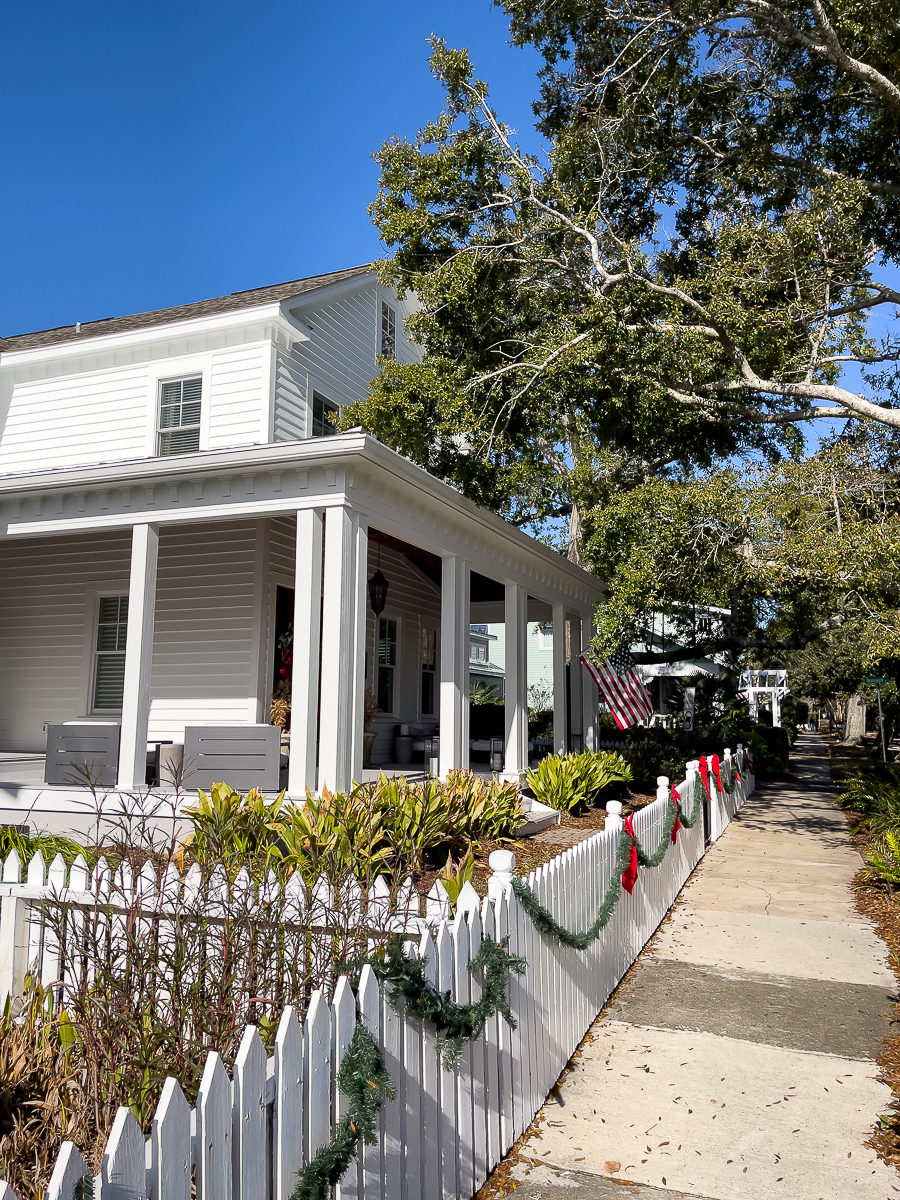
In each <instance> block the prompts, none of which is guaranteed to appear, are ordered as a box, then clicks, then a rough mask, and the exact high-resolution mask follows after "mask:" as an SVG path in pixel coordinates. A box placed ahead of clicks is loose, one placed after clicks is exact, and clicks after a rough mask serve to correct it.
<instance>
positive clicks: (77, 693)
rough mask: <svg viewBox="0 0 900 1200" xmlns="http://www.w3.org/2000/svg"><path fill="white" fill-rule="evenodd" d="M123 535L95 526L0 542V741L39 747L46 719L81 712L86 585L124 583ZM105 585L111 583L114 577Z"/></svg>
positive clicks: (126, 549) (6, 745)
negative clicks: (65, 534) (91, 529)
mask: <svg viewBox="0 0 900 1200" xmlns="http://www.w3.org/2000/svg"><path fill="white" fill-rule="evenodd" d="M129 563H130V539H129V537H128V535H127V534H125V533H119V532H116V533H97V534H83V535H79V536H73V537H66V538H60V539H54V538H37V539H34V540H31V541H16V540H15V539H6V540H4V541H2V542H0V697H2V700H0V746H2V747H3V749H4V750H26V751H36V752H38V753H41V752H43V751H44V749H45V748H46V743H47V736H46V734H45V733H44V731H43V728H42V726H43V724H44V722H45V721H64V720H66V721H67V720H72V719H74V718H75V717H78V716H82V715H83V714H84V711H85V710H84V704H85V702H86V700H87V696H86V694H85V695H83V694H82V692H83V680H82V665H83V659H84V656H85V655H89V654H90V653H91V639H92V637H93V630H92V629H90V630H89V629H88V627H87V626H88V622H89V621H90V619H91V617H90V613H89V612H88V585H89V582H90V581H94V580H110V581H116V582H119V583H121V584H122V591H123V592H127V591H128V571H129ZM111 590H116V587H115V584H114V585H113V587H112V589H111Z"/></svg>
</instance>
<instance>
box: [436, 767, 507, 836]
mask: <svg viewBox="0 0 900 1200" xmlns="http://www.w3.org/2000/svg"><path fill="white" fill-rule="evenodd" d="M445 787H446V797H447V804H448V808H449V814H450V825H451V829H452V830H453V832H454V834H462V835H464V836H465V837H467V838H469V839H471V840H477V839H478V838H485V839H486V840H487V841H491V842H495V841H499V840H502V839H503V838H508V837H512V836H513V835H514V834H515V831H516V829H517V828H518V826H519V824H520V823H521V820H522V806H521V801H520V798H519V789H518V787H517V786H516V785H515V784H514V783H501V782H500V781H499V780H497V779H491V780H486V779H485V778H484V776H481V775H476V774H475V773H474V771H451V772H450V773H449V774H448V776H447V782H446V785H445Z"/></svg>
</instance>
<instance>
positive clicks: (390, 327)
mask: <svg viewBox="0 0 900 1200" xmlns="http://www.w3.org/2000/svg"><path fill="white" fill-rule="evenodd" d="M396 349H397V314H396V313H395V312H394V310H393V309H392V308H391V306H390V305H389V304H385V302H384V301H383V300H382V302H381V357H382V358H393V357H394V356H395V352H396Z"/></svg>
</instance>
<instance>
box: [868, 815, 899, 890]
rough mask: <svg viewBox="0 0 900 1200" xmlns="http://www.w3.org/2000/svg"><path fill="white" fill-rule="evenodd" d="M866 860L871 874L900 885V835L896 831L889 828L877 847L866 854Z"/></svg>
mask: <svg viewBox="0 0 900 1200" xmlns="http://www.w3.org/2000/svg"><path fill="white" fill-rule="evenodd" d="M866 861H867V862H868V864H869V871H870V873H871V874H875V875H878V876H879V877H880V878H881V879H883V880H884V881H885V883H890V884H893V886H894V887H900V837H898V836H897V834H896V833H894V832H893V831H892V830H890V829H889V830H887V831H886V832H885V835H884V838H883V839H882V840H881V842H880V843H879V845H878V846H877V847H876V849H874V850H872V851H871V852H870V853H869V854H868V855H866Z"/></svg>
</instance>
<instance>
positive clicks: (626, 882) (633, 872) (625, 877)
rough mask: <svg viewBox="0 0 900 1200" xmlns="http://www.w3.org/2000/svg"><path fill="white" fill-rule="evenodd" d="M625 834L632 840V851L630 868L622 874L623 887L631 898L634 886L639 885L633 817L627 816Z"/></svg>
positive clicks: (629, 857) (629, 860) (629, 859)
mask: <svg viewBox="0 0 900 1200" xmlns="http://www.w3.org/2000/svg"><path fill="white" fill-rule="evenodd" d="M623 823H624V826H625V832H626V833H627V834H628V836H629V837H630V838H631V850H630V851H629V853H628V866H627V867H626V868H625V870H624V871H623V872H622V887H623V888H624V889H625V891H626V892H627V893H628V895H629V896H630V895H631V894H632V892H633V891H634V885H635V884H636V883H637V869H638V857H637V847H636V846H635V844H634V840H635V839H634V822H633V818H632V817H631V816H627V817H626V818H625V821H624V822H623Z"/></svg>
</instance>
